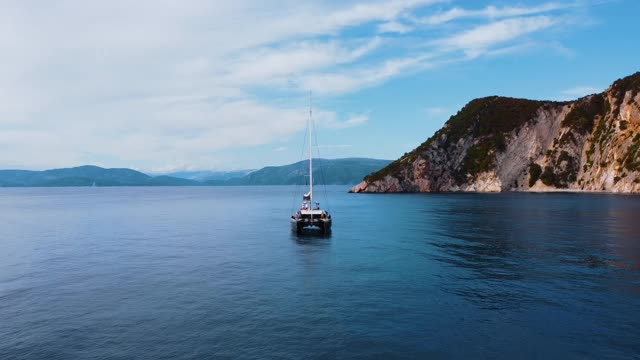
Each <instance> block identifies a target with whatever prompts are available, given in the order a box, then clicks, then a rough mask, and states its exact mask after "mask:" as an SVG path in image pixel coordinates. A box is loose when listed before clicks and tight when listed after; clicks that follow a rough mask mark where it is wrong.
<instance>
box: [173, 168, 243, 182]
mask: <svg viewBox="0 0 640 360" xmlns="http://www.w3.org/2000/svg"><path fill="white" fill-rule="evenodd" d="M253 171H255V170H253V169H251V170H249V169H247V170H234V171H178V172H173V173H170V174H166V175H167V176H171V177H176V178H181V179H188V180H196V181H207V180H222V181H224V180H229V179H234V178H241V177H243V176H245V175H247V174H249V173H251V172H253Z"/></svg>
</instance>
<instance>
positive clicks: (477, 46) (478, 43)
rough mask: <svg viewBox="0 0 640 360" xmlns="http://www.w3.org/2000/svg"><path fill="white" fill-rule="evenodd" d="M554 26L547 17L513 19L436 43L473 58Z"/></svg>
mask: <svg viewBox="0 0 640 360" xmlns="http://www.w3.org/2000/svg"><path fill="white" fill-rule="evenodd" d="M555 24H556V19H554V18H552V17H549V16H535V17H522V18H513V19H507V20H501V21H495V22H492V23H489V24H486V25H480V26H477V27H475V28H473V29H470V30H466V31H464V32H462V33H459V34H455V35H453V36H450V37H448V38H444V39H441V40H438V41H437V42H436V43H438V44H440V45H442V46H444V47H445V48H449V49H457V50H462V51H464V52H465V53H467V54H468V55H469V56H470V57H475V56H478V55H480V54H482V53H484V52H485V51H487V50H488V49H490V48H491V47H492V46H495V45H499V44H502V43H505V42H508V41H511V40H513V39H516V38H518V37H521V36H523V35H526V34H530V33H533V32H536V31H540V30H543V29H546V28H549V27H551V26H553V25H555Z"/></svg>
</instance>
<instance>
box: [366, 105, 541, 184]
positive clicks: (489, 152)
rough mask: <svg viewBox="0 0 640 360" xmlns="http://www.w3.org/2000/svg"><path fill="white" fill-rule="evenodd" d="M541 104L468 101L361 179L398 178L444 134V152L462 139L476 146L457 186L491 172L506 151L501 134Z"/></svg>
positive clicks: (525, 119)
mask: <svg viewBox="0 0 640 360" xmlns="http://www.w3.org/2000/svg"><path fill="white" fill-rule="evenodd" d="M545 104H551V103H550V102H545V101H534V100H526V99H516V98H508V97H500V96H490V97H485V98H480V99H475V100H472V101H470V102H469V103H468V104H467V105H465V106H464V107H463V108H462V109H461V110H460V111H458V113H457V114H456V115H454V116H451V117H450V118H449V120H448V121H447V123H446V124H445V126H444V127H443V128H442V129H440V130H439V131H438V132H436V133H435V134H434V135H433V136H432V137H430V138H429V139H428V140H427V141H425V142H424V143H422V144H421V145H420V146H418V147H417V148H415V149H414V150H413V151H411V152H410V153H407V154H405V155H404V156H402V157H401V158H400V159H398V160H396V161H394V162H393V163H391V164H390V165H389V166H387V167H386V168H384V169H382V170H380V171H378V172H376V173H374V174H371V175H369V176H367V177H365V179H364V180H365V181H368V182H372V181H376V180H381V179H382V178H384V177H385V176H387V175H390V174H394V175H398V174H399V173H400V170H401V169H402V168H403V167H404V166H405V165H407V164H410V163H412V162H413V161H415V160H416V158H417V157H418V156H421V155H423V154H424V153H425V152H426V151H427V150H428V149H429V147H430V146H431V145H432V144H433V142H434V141H436V139H439V138H440V137H443V135H444V137H443V139H445V140H444V143H443V144H441V145H442V147H443V148H444V149H447V148H449V147H451V146H453V145H455V144H457V143H458V141H460V139H463V138H467V137H471V138H475V139H478V140H477V143H476V144H474V145H473V146H471V147H470V148H469V150H468V151H467V154H466V156H465V158H464V160H463V162H462V164H461V166H460V168H459V169H458V170H457V173H456V181H458V183H459V184H460V183H463V182H465V181H466V180H467V176H468V175H470V176H471V177H475V176H476V175H478V174H480V173H482V172H485V171H490V170H492V169H493V168H494V167H495V156H496V152H501V151H504V150H505V148H506V142H505V135H506V134H508V133H510V132H511V131H514V130H517V129H519V128H520V127H521V126H522V125H524V124H525V123H527V122H528V121H529V120H531V119H532V118H533V117H534V116H535V114H536V112H537V111H538V109H540V108H541V107H543V106H544V105H545Z"/></svg>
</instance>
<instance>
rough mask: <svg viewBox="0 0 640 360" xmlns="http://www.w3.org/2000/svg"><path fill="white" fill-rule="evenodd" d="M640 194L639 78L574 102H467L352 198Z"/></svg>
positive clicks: (366, 181) (502, 99) (496, 99)
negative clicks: (365, 194) (389, 194)
mask: <svg viewBox="0 0 640 360" xmlns="http://www.w3.org/2000/svg"><path fill="white" fill-rule="evenodd" d="M558 190H576V191H578V190H582V191H606V192H624V193H640V72H639V73H636V74H634V75H632V76H629V77H627V78H624V79H621V80H618V81H616V82H615V83H614V84H613V85H612V86H611V87H610V88H609V89H607V91H605V92H604V93H602V94H597V95H590V96H587V97H584V98H581V99H578V100H576V101H573V102H550V101H531V100H524V99H513V98H505V97H495V96H494V97H487V98H481V99H476V100H473V101H471V102H470V103H469V104H467V105H466V106H465V107H464V108H462V110H460V111H459V112H458V114H456V115H455V116H452V117H451V118H450V119H449V121H447V123H446V124H445V126H444V127H443V128H442V129H440V130H439V131H438V132H436V133H435V134H434V135H433V136H432V137H431V138H429V139H428V140H427V141H425V142H424V143H422V144H421V145H420V146H418V147H417V148H416V149H414V150H413V151H412V152H410V153H407V154H405V155H404V156H402V157H401V158H400V159H398V160H396V161H395V162H393V163H391V164H390V165H389V166H387V167H385V168H384V169H382V170H380V171H378V172H376V173H373V174H371V175H369V176H367V177H365V179H364V181H363V182H362V183H360V184H358V185H357V186H355V187H354V188H353V189H351V191H352V192H439V191H481V192H500V191H558Z"/></svg>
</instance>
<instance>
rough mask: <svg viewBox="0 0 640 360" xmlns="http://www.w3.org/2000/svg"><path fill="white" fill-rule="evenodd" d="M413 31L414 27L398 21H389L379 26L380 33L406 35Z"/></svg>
mask: <svg viewBox="0 0 640 360" xmlns="http://www.w3.org/2000/svg"><path fill="white" fill-rule="evenodd" d="M411 30H413V27H412V26H409V25H406V24H403V23H400V22H397V21H389V22H385V23H382V24H380V25H378V32H379V33H382V34H384V33H398V34H405V33H408V32H410V31H411Z"/></svg>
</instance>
